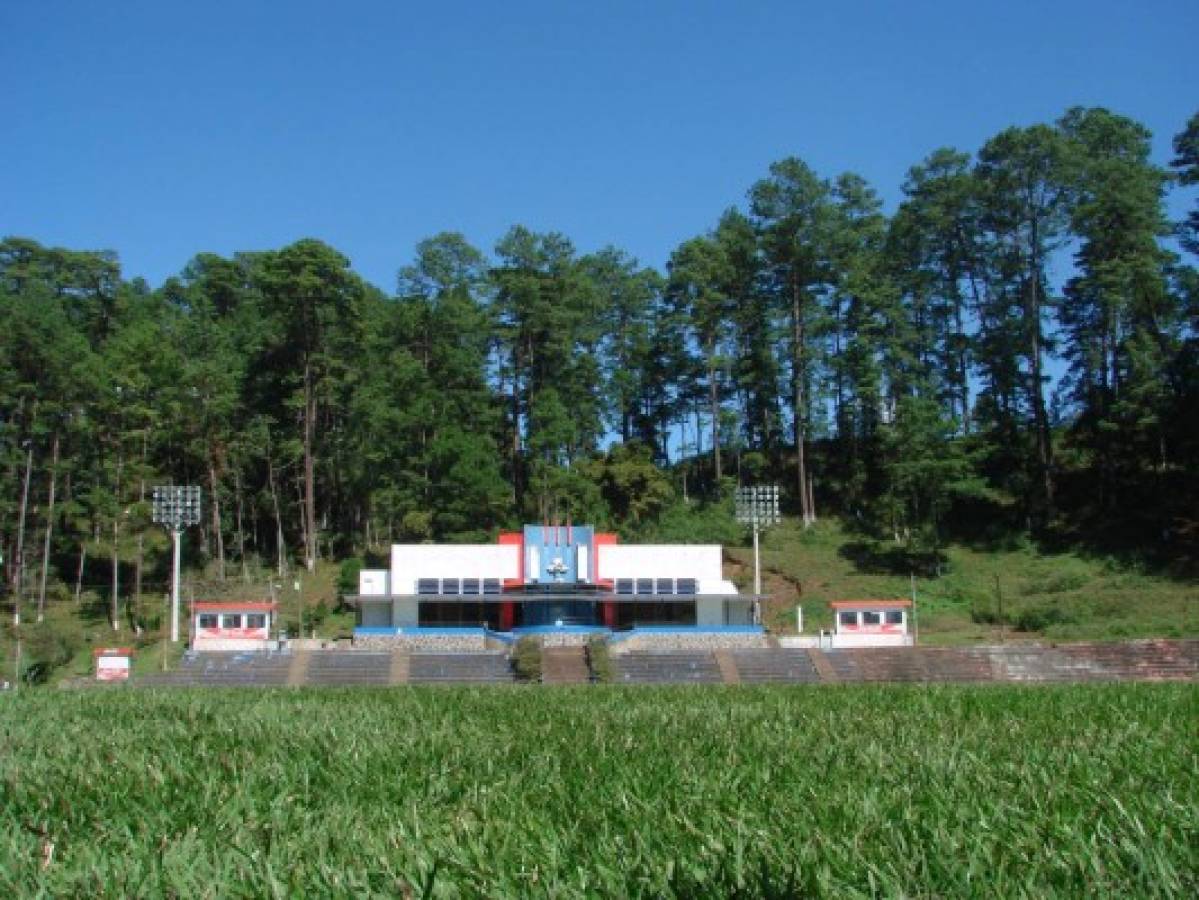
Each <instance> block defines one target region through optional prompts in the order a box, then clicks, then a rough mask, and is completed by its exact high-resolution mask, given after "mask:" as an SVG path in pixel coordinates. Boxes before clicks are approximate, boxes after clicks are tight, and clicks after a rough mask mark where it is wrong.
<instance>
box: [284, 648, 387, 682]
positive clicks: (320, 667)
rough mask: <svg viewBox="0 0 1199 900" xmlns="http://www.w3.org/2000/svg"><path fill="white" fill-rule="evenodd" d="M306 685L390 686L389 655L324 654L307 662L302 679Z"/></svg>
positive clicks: (359, 652)
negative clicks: (306, 668) (305, 671)
mask: <svg viewBox="0 0 1199 900" xmlns="http://www.w3.org/2000/svg"><path fill="white" fill-rule="evenodd" d="M304 683H305V684H310V685H370V684H375V685H385V684H390V683H391V654H390V653H364V652H362V651H353V652H345V651H340V652H339V651H326V652H321V653H313V654H312V655H311V656H310V657H309V659H308V670H307V673H306V676H305V679H304Z"/></svg>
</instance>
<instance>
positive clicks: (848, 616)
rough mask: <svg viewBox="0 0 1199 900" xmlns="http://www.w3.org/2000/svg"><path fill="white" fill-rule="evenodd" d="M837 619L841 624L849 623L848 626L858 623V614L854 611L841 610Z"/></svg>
mask: <svg viewBox="0 0 1199 900" xmlns="http://www.w3.org/2000/svg"><path fill="white" fill-rule="evenodd" d="M837 621H838V622H840V623H841V624H842V625H850V626H853V625H857V624H858V614H857V613H856V612H845V611H842V612H841V613H839V614H838V616H837Z"/></svg>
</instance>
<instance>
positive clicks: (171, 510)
mask: <svg viewBox="0 0 1199 900" xmlns="http://www.w3.org/2000/svg"><path fill="white" fill-rule="evenodd" d="M150 508H151V512H152V513H153V518H154V522H155V523H156V524H158V525H162V526H164V527H165V528H166V529H167V530H168V531H170V533H171V540H172V542H173V543H174V548H173V549H174V560H175V561H174V566H173V568H172V578H171V642H172V643H175V644H177V643H179V557H180V552H179V548H180V544H181V543H182V540H183V529H185V528H189V527H190V526H192V525H197V524H199V522H200V488H199V487H197V486H196V485H177V484H169V485H160V486H158V487H156V488H154V493H153V495H152V498H151V500H150Z"/></svg>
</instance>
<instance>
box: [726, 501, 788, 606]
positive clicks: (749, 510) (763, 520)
mask: <svg viewBox="0 0 1199 900" xmlns="http://www.w3.org/2000/svg"><path fill="white" fill-rule="evenodd" d="M733 504H734V507H735V510H736V513H737V521H738V522H740V523H741V524H742V525H749V526H750V527H751V528H752V529H753V532H754V624H756V625H761V624H762V610H761V606H760V601H759V599H758V598H759V597H760V596H761V594H762V557H761V554H760V552H759V550H758V532H759V531H761V530H762V529H763V528H769V527H770V526H771V525H777V524H778V523H779V488H778V485H777V484H764V485H755V486H754V487H739V488H737V490H736V493H734V494H733Z"/></svg>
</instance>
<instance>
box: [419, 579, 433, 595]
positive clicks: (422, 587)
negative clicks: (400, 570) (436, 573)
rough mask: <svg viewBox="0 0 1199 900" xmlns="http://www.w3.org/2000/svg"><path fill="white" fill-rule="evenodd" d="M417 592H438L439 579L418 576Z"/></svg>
mask: <svg viewBox="0 0 1199 900" xmlns="http://www.w3.org/2000/svg"><path fill="white" fill-rule="evenodd" d="M416 592H417V593H418V594H436V593H437V579H436V578H418V579H417V580H416Z"/></svg>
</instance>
